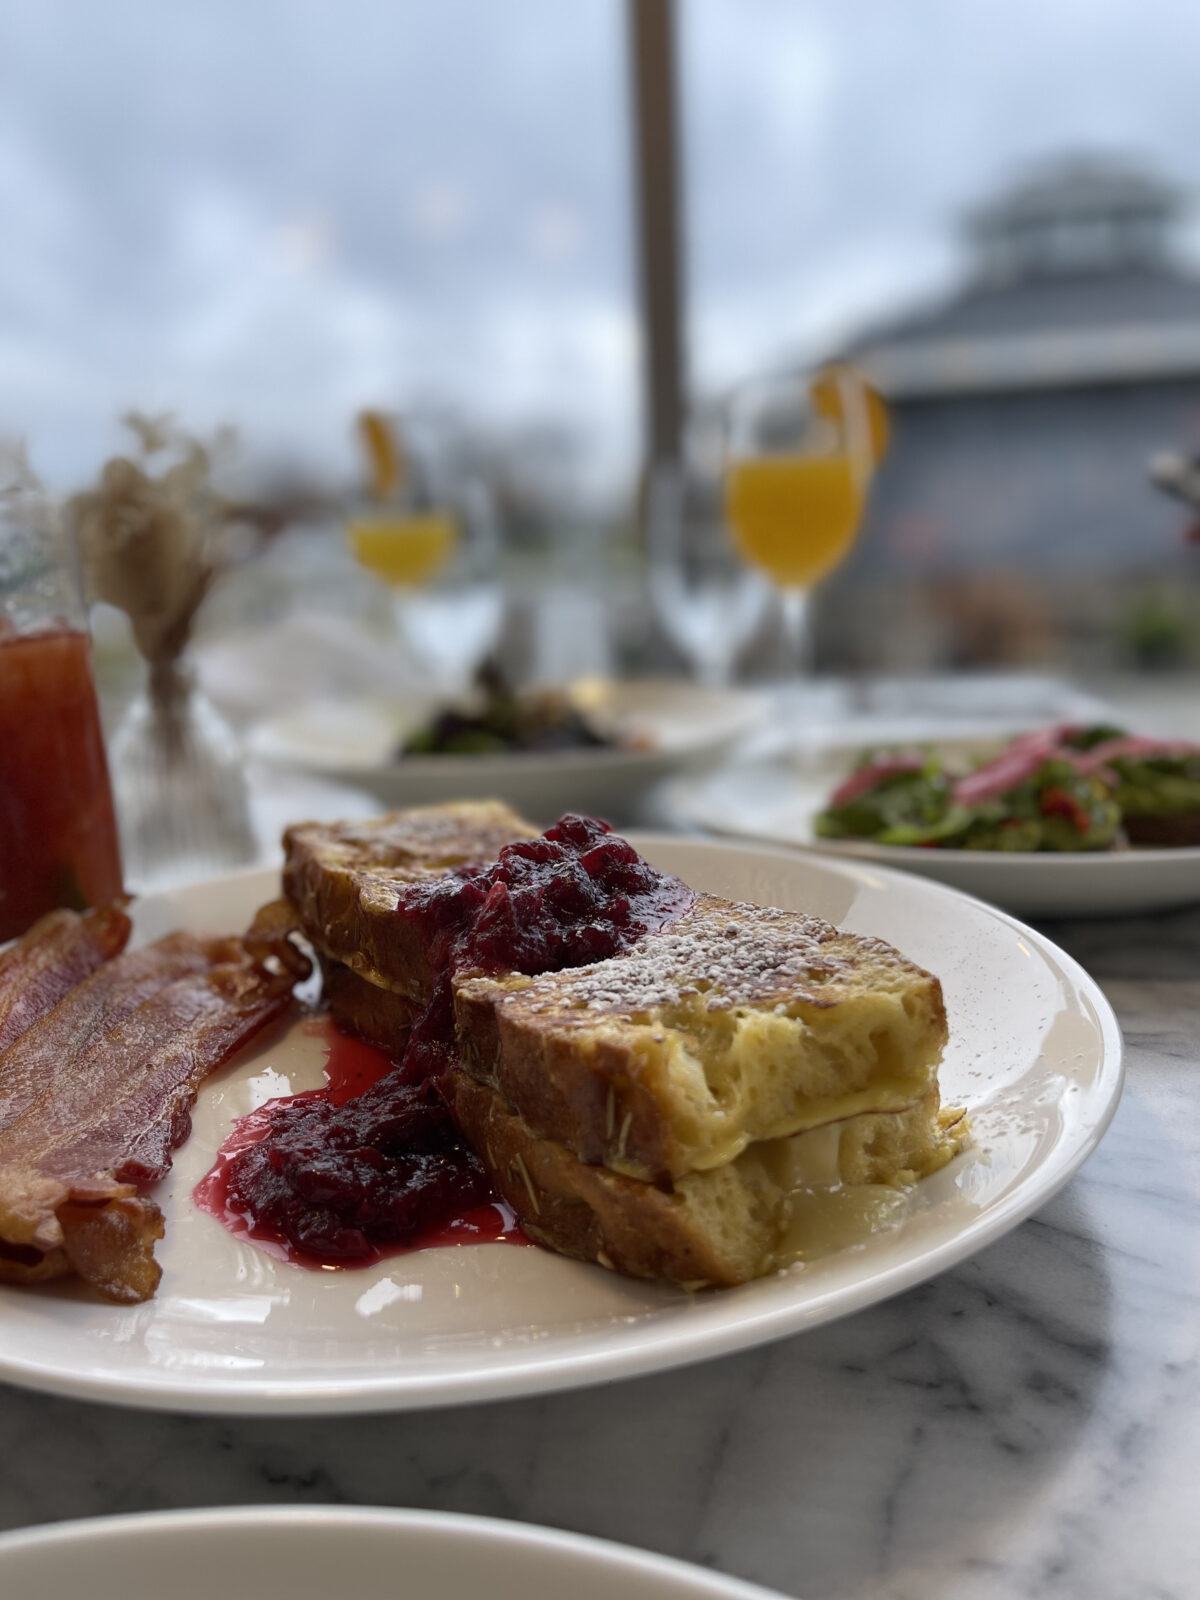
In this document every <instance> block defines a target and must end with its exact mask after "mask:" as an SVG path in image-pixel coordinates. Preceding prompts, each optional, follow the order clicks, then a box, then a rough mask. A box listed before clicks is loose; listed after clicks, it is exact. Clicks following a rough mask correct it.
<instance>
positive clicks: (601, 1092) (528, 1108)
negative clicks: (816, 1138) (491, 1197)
mask: <svg viewBox="0 0 1200 1600" xmlns="http://www.w3.org/2000/svg"><path fill="white" fill-rule="evenodd" d="M455 1020H456V1025H457V1035H458V1047H459V1055H460V1059H461V1063H462V1068H463V1070H465V1072H466V1073H467V1074H468V1075H470V1077H472V1078H473V1079H474V1080H475V1081H476V1082H478V1083H480V1084H482V1085H483V1086H485V1087H487V1088H489V1089H492V1090H494V1091H496V1093H497V1094H498V1095H499V1096H500V1098H501V1099H502V1100H503V1101H504V1102H505V1103H506V1104H507V1105H508V1106H509V1107H511V1108H512V1110H513V1111H514V1112H515V1113H516V1115H517V1116H518V1117H519V1118H520V1119H521V1120H522V1122H523V1123H524V1125H525V1126H526V1128H527V1129H528V1131H529V1133H530V1135H531V1136H532V1137H534V1138H538V1139H550V1140H553V1141H555V1142H556V1143H557V1144H559V1145H562V1146H563V1147H564V1148H565V1149H566V1150H567V1151H569V1152H570V1154H571V1155H573V1156H574V1157H576V1158H577V1159H578V1160H579V1161H581V1162H583V1163H585V1164H588V1165H592V1166H602V1167H606V1168H608V1169H609V1170H610V1171H611V1172H614V1173H620V1174H622V1175H624V1176H626V1177H629V1178H635V1179H640V1180H642V1181H647V1182H655V1183H660V1184H665V1185H667V1186H669V1185H670V1184H671V1183H672V1182H674V1181H675V1180H678V1179H680V1178H682V1177H684V1176H685V1175H686V1174H689V1173H698V1172H706V1171H710V1170H712V1169H715V1168H720V1167H723V1166H725V1165H727V1164H728V1163H729V1162H731V1161H733V1160H734V1159H735V1158H736V1157H738V1156H739V1155H740V1154H741V1152H742V1151H743V1150H745V1149H746V1148H747V1146H749V1145H752V1144H753V1143H755V1142H756V1141H759V1140H776V1139H781V1138H787V1137H788V1136H790V1135H792V1134H795V1133H799V1132H802V1131H804V1130H806V1129H809V1128H814V1127H818V1126H821V1125H822V1124H826V1123H831V1122H842V1121H844V1120H845V1119H846V1118H847V1117H852V1116H856V1115H858V1114H860V1113H863V1112H885V1113H896V1112H901V1111H905V1110H907V1109H908V1108H910V1107H912V1106H914V1105H917V1104H920V1103H922V1102H924V1101H925V1099H926V1098H927V1097H928V1096H929V1095H930V1094H931V1093H932V1094H934V1095H935V1096H936V1092H937V1064H938V1060H939V1059H940V1056H941V1052H942V1047H943V1045H944V1044H945V1041H946V1014H945V1008H944V1005H943V1002H942V991H941V985H940V984H939V983H938V980H937V979H936V978H934V977H932V976H931V975H930V974H929V973H927V972H925V971H923V970H922V969H921V968H920V967H918V966H916V965H914V964H913V963H912V962H911V961H908V960H906V958H905V957H903V956H902V955H900V954H899V952H898V951H896V950H894V949H893V948H892V947H891V946H890V945H888V944H885V943H884V942H883V941H882V940H880V939H872V938H864V937H862V936H860V935H856V934H852V933H843V932H841V931H839V930H838V929H837V928H834V927H832V926H831V925H830V924H829V923H827V922H823V921H821V920H820V919H819V918H816V917H810V916H804V915H802V914H799V913H797V912H791V911H780V910H775V909H770V908H765V907H761V906H754V905H748V904H745V903H741V902H734V901H729V900H723V899H720V898H718V897H717V896H714V895H700V896H699V897H698V898H697V901H696V903H695V905H694V907H693V908H692V909H691V910H690V911H689V912H687V913H685V914H684V915H683V916H682V917H681V918H680V919H679V920H678V921H677V922H674V923H672V924H671V925H670V926H668V927H667V928H664V929H663V930H662V931H660V932H658V933H652V934H648V935H646V936H645V937H644V938H643V939H641V940H639V941H638V942H637V943H636V944H635V945H633V946H632V948H631V949H629V950H628V951H626V952H624V953H623V954H621V955H617V956H613V957H612V958H611V959H609V960H607V961H602V962H597V963H595V964H594V965H592V966H586V967H575V968H572V969H569V970H567V971H561V972H553V973H546V974H544V975H543V976H541V977H536V978H527V977H522V976H520V975H519V974H513V973H506V974H502V975H499V976H486V977H485V976H478V975H477V976H473V977H472V976H467V977H464V978H460V979H459V980H458V981H457V982H456V984H455ZM935 1109H936V1107H935Z"/></svg>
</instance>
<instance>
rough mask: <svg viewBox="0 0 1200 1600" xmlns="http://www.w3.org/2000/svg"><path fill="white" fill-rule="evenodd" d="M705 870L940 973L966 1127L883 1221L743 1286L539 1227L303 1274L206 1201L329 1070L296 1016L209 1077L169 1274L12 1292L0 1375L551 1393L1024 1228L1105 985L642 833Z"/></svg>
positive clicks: (173, 1203)
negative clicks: (542, 1237)
mask: <svg viewBox="0 0 1200 1600" xmlns="http://www.w3.org/2000/svg"><path fill="white" fill-rule="evenodd" d="M630 837H631V838H632V839H633V841H634V842H635V843H636V844H637V845H638V846H639V848H641V849H642V850H643V851H644V853H645V854H646V855H647V856H648V857H649V859H650V860H651V861H653V862H655V863H656V864H657V865H658V866H660V867H662V868H664V869H665V870H668V871H671V872H675V873H678V874H679V875H680V876H681V877H682V878H684V879H685V880H686V881H687V882H688V883H690V884H692V885H693V886H694V887H695V888H697V889H702V890H708V891H710V892H713V893H717V894H723V895H727V896H730V897H731V898H735V899H742V900H749V901H754V902H757V903H759V904H767V905H776V906H783V907H787V908H791V909H795V910H804V911H808V912H813V913H816V914H817V915H819V916H822V917H825V918H827V919H828V920H829V921H831V922H836V923H838V924H839V925H841V926H843V927H845V928H848V929H850V930H852V931H854V932H856V933H862V934H875V935H879V936H880V937H882V938H884V939H886V940H888V941H890V942H891V943H892V944H894V945H896V946H898V947H899V949H901V950H902V951H903V952H904V953H905V954H906V955H908V956H910V957H911V958H913V959H914V960H915V961H917V962H919V963H921V965H923V966H925V967H927V968H928V969H929V970H930V971H932V972H934V973H936V974H937V976H938V977H939V978H940V979H941V981H942V985H943V989H944V993H945V1000H946V1009H947V1013H948V1016H949V1023H950V1043H949V1045H948V1047H947V1050H946V1054H945V1060H944V1063H943V1067H942V1072H941V1082H942V1092H943V1099H944V1100H945V1101H946V1102H948V1103H950V1104H962V1105H965V1106H966V1107H967V1108H968V1109H969V1111H970V1115H971V1121H972V1126H973V1130H974V1141H973V1144H972V1145H971V1146H970V1148H969V1149H967V1150H966V1151H965V1152H964V1153H963V1154H961V1155H960V1156H959V1157H958V1158H957V1159H956V1160H955V1161H954V1162H953V1163H952V1164H951V1165H950V1166H949V1167H947V1168H945V1169H944V1170H943V1171H941V1172H939V1173H937V1174H936V1175H935V1176H933V1177H932V1178H929V1179H926V1180H925V1181H924V1182H923V1183H921V1184H919V1185H918V1186H917V1187H916V1189H915V1190H913V1191H911V1192H910V1193H911V1198H910V1199H909V1200H908V1202H907V1203H903V1204H901V1203H897V1206H896V1208H895V1210H894V1212H893V1214H892V1215H891V1217H890V1218H889V1223H888V1225H887V1226H882V1227H879V1228H878V1229H877V1230H876V1231H874V1232H870V1233H867V1234H866V1236H865V1237H860V1238H858V1239H856V1240H855V1242H853V1243H850V1244H848V1245H847V1246H846V1247H844V1248H841V1249H839V1250H836V1251H834V1252H831V1253H829V1254H826V1255H824V1256H822V1257H820V1258H819V1259H815V1260H811V1261H809V1262H807V1263H803V1264H800V1263H797V1264H796V1265H794V1266H792V1267H791V1268H789V1269H788V1270H787V1271H784V1272H780V1273H777V1274H775V1275H774V1276H771V1277H768V1278H763V1279H759V1280H758V1281H756V1282H754V1283H750V1284H746V1285H744V1286H742V1287H740V1288H737V1289H727V1290H723V1291H708V1292H705V1293H700V1294H687V1293H685V1292H684V1291H682V1290H677V1289H674V1288H671V1287H669V1286H666V1285H663V1284H657V1283H646V1282H642V1281H640V1280H635V1279H631V1278H623V1277H619V1276H617V1275H615V1274H613V1273H611V1272H606V1271H604V1270H602V1269H601V1268H599V1267H596V1266H591V1265H586V1264H583V1263H579V1262H574V1261H568V1260H566V1259H564V1258H562V1257H560V1256H556V1255H553V1254H551V1253H550V1252H548V1251H545V1250H540V1249H536V1248H514V1247H513V1246H511V1245H504V1244H483V1245H463V1246H456V1247H453V1248H442V1249H430V1250H423V1251H415V1252H410V1253H408V1254H405V1255H399V1256H392V1257H390V1258H387V1259H384V1260H381V1261H378V1262H376V1263H374V1264H373V1265H370V1266H366V1267H363V1268H360V1269H356V1270H343V1271H332V1270H331V1271H306V1270H304V1269H302V1268H299V1267H295V1266H291V1265H289V1264H287V1263H285V1262H281V1261H278V1260H275V1259H273V1258H272V1257H271V1256H269V1255H267V1254H265V1253H264V1252H263V1251H261V1250H260V1249H258V1248H257V1247H256V1246H254V1245H253V1244H252V1243H249V1242H247V1241H246V1240H244V1239H238V1238H235V1237H234V1236H233V1235H231V1234H230V1233H229V1232H228V1231H227V1230H226V1229H225V1228H223V1227H222V1226H221V1224H220V1223H219V1222H217V1221H215V1220H214V1219H213V1218H212V1217H211V1216H208V1215H206V1214H205V1213H203V1212H201V1211H199V1210H198V1209H197V1208H196V1207H195V1206H194V1205H193V1204H192V1201H191V1193H192V1189H193V1187H194V1185H195V1184H196V1182H197V1181H198V1180H199V1179H200V1178H201V1177H202V1176H203V1175H204V1174H205V1173H206V1172H207V1171H208V1169H209V1168H210V1166H211V1165H212V1162H213V1158H214V1155H215V1152H216V1150H217V1148H218V1146H219V1145H220V1143H221V1141H222V1140H223V1139H224V1138H225V1136H226V1135H227V1133H228V1131H229V1128H230V1124H231V1123H232V1121H233V1119H234V1118H235V1117H239V1116H242V1115H244V1114H245V1113H247V1112H248V1111H250V1110H251V1109H252V1108H253V1107H254V1106H257V1105H259V1104H261V1102H262V1101H264V1100H267V1099H270V1098H273V1097H275V1096H278V1095H281V1094H287V1093H290V1092H293V1091H296V1090H300V1089H306V1088H310V1087H316V1086H319V1085H320V1084H321V1083H322V1082H323V1081H324V1079H323V1075H322V1065H323V1061H324V1050H323V1047H322V1045H321V1043H320V1040H319V1038H317V1037H315V1036H314V1035H313V1033H312V1032H311V1031H310V1030H305V1028H304V1027H303V1024H302V1023H301V1022H300V1021H297V1022H295V1023H294V1024H292V1025H291V1026H285V1027H284V1028H283V1030H282V1032H279V1033H276V1034H275V1035H274V1036H273V1037H271V1038H270V1039H269V1040H267V1042H265V1043H263V1044H260V1045H257V1046H251V1047H249V1048H248V1049H247V1050H246V1051H245V1052H243V1054H242V1055H241V1056H239V1057H238V1058H237V1059H236V1060H235V1061H234V1062H232V1063H230V1064H229V1065H228V1066H227V1067H225V1068H224V1069H223V1070H222V1071H221V1072H219V1073H217V1074H215V1075H214V1077H213V1078H212V1079H210V1080H209V1082H208V1083H207V1084H206V1085H205V1086H204V1087H203V1088H202V1090H201V1092H200V1096H199V1099H198V1101H197V1103H196V1107H195V1113H194V1118H193V1131H192V1135H191V1137H190V1139H189V1140H188V1141H187V1143H186V1144H184V1145H183V1146H182V1148H181V1149H180V1150H179V1151H177V1153H176V1156H175V1165H174V1169H173V1171H172V1172H171V1173H170V1174H169V1176H168V1177H167V1178H166V1179H165V1180H163V1182H162V1183H161V1184H160V1185H159V1186H158V1188H157V1190H156V1192H155V1194H156V1198H157V1199H158V1201H159V1203H160V1205H161V1206H162V1209H163V1212H164V1215H165V1219H166V1237H165V1238H164V1239H163V1241H162V1242H161V1243H160V1244H159V1246H158V1251H157V1253H158V1258H159V1260H160V1262H161V1264H162V1267H163V1279H162V1283H161V1285H160V1287H159V1290H158V1293H157V1294H156V1295H155V1297H154V1298H153V1299H152V1300H149V1301H147V1302H146V1303H145V1304H143V1305H136V1306H112V1305H107V1304H103V1303H101V1302H100V1301H98V1300H96V1299H95V1298H94V1297H92V1296H90V1295H89V1293H88V1292H87V1291H86V1290H85V1289H84V1288H83V1287H82V1286H81V1285H77V1284H73V1283H69V1282H67V1283H63V1284H59V1285H55V1284H51V1285H47V1286H45V1287H43V1288H40V1289H18V1288H4V1289H0V1379H6V1380H8V1381H10V1382H13V1383H17V1384H22V1385H25V1386H28V1387H32V1388H37V1389H45V1390H52V1391H55V1392H58V1393H62V1394H67V1395H74V1396H81V1397H85V1398H89V1399H96V1400H107V1401H113V1402H117V1403H120V1404H123V1405H132V1406H143V1407H150V1408H158V1409H163V1410H175V1411H203V1412H218V1413H237V1414H250V1415H253V1414H268V1413H271V1414H288V1413H290V1414H312V1413H319V1412H324V1413H329V1412H333V1413H339V1412H342V1413H345V1412H363V1411H389V1410H403V1409H410V1408H416V1407H429V1406H445V1405H456V1404H465V1403H468V1402H471V1401H480V1400H493V1399H497V1398H501V1397H505V1396H516V1395H529V1394H541V1393H545V1392H548V1391H551V1390H557V1389H567V1388H574V1387H579V1386H583V1385H587V1384H593V1383H600V1382H603V1381H609V1380H612V1379H616V1378H622V1377H629V1376H632V1375H634V1374H638V1373H647V1372H653V1371H658V1370H664V1369H667V1368H670V1367H677V1366H681V1365H684V1364H687V1363H689V1362H694V1361H700V1360H704V1359H706V1358H709V1357H713V1356H720V1355H723V1354H726V1353H727V1352H730V1351H735V1350H742V1349H746V1348H748V1347H750V1346H753V1345H758V1344H763V1343H766V1342H767V1341H769V1340H773V1339H780V1338H783V1337H784V1336H786V1335H789V1334H794V1333H799V1332H802V1331H803V1330H805V1329H808V1328H813V1327H817V1326H818V1325H820V1324H821V1323H825V1322H829V1321H831V1320H832V1319H834V1318H836V1317H841V1316H845V1315H847V1314H848V1313H850V1312H853V1311H858V1310H861V1309H862V1308H863V1307H866V1306H870V1305H873V1304H874V1303H875V1302H877V1301H880V1300H884V1299H886V1298H887V1297H889V1296H891V1295H895V1294H898V1293H900V1292H901V1291H902V1290H904V1289H908V1288H910V1287H911V1286H912V1285H914V1284H916V1283H920V1282H921V1281H922V1280H924V1279H926V1278H929V1277H932V1276H933V1275H934V1274H935V1273H938V1272H942V1271H944V1270H945V1269H946V1268H947V1267H951V1266H953V1265H955V1263H957V1262H960V1261H962V1260H963V1259H964V1258H966V1257H967V1256H970V1255H972V1254H973V1253H974V1252H975V1251H977V1250H979V1249H981V1248H982V1247H983V1246H984V1245H986V1244H989V1243H990V1242H991V1241H992V1240H994V1239H996V1238H998V1237H999V1236H1000V1235H1001V1234H1003V1233H1006V1232H1007V1231H1008V1230H1009V1229H1010V1228H1013V1227H1015V1226H1016V1224H1017V1223H1018V1222H1020V1221H1021V1220H1022V1219H1023V1218H1025V1217H1027V1216H1029V1215H1030V1214H1031V1213H1032V1212H1033V1211H1035V1210H1036V1209H1037V1208H1038V1207H1039V1206H1040V1205H1042V1204H1043V1203H1044V1202H1045V1201H1046V1200H1047V1199H1049V1197H1050V1196H1051V1195H1052V1194H1054V1192H1055V1191H1056V1190H1057V1189H1058V1188H1059V1187H1060V1186H1061V1185H1062V1184H1063V1183H1065V1182H1066V1180H1067V1179H1068V1178H1069V1177H1070V1176H1071V1174H1072V1173H1073V1172H1075V1171H1076V1170H1077V1168H1078V1167H1079V1166H1080V1165H1081V1164H1082V1163H1083V1162H1084V1161H1085V1160H1086V1159H1087V1157H1088V1155H1089V1154H1090V1153H1091V1152H1092V1150H1093V1149H1094V1148H1095V1147H1096V1144H1097V1143H1098V1141H1099V1139H1100V1137H1101V1135H1102V1134H1103V1132H1104V1129H1105V1128H1106V1127H1107V1125H1108V1122H1109V1119H1110V1118H1111V1116H1112V1114H1113V1111H1114V1109H1115V1108H1116V1104H1117V1100H1118V1097H1119V1094H1120V1089H1121V1077H1122V1067H1121V1036H1120V1032H1119V1030H1118V1027H1117V1023H1116V1020H1115V1018H1114V1017H1113V1014H1112V1011H1111V1009H1110V1007H1109V1005H1108V1003H1107V1001H1106V1000H1105V998H1104V996H1103V994H1102V993H1101V991H1100V989H1099V988H1098V986H1097V985H1096V984H1095V982H1094V981H1093V980H1092V979H1091V978H1089V977H1088V975H1087V973H1086V972H1084V971H1083V969H1082V968H1081V967H1079V966H1078V965H1077V964H1076V963H1075V962H1074V961H1073V960H1071V958H1070V957H1069V956H1067V955H1065V954H1064V953H1063V952H1062V951H1061V950H1058V949H1057V948H1056V947H1055V946H1054V945H1053V944H1051V943H1050V942H1049V941H1048V940H1047V939H1045V938H1043V937H1042V936H1041V935H1040V934H1038V933H1036V932H1034V931H1032V930H1031V929H1029V928H1026V927H1023V926H1022V925H1021V924H1020V923H1019V922H1016V921H1014V920H1013V919H1012V918H1011V917H1009V916H1007V915H1005V914H1004V913H1003V912H1000V911H997V910H995V909H993V908H992V907H989V906H986V905H983V904H982V903H980V902H979V901H977V900H971V899H968V898H967V897H966V896H964V895H961V894H959V893H957V892H955V891H954V890H951V889H947V888H943V887H942V886H941V885H939V884H934V883H928V882H926V881H924V880H923V879H920V878H914V877H910V876H907V875H905V874H901V873H893V872H888V871H886V870H883V869H880V868H878V867H876V866H874V865H873V864H871V863H866V862H856V861H847V860H829V859H821V858H818V857H816V856H805V855H800V854H794V853H789V852H783V851H778V850H767V849H756V848H751V847H747V846H741V845H735V844H724V843H716V842H711V841H703V840H699V841H692V840H684V839H678V838H670V837H667V836H662V835H657V836H656V835H637V834H633V835H631V836H630ZM277 892H278V878H277V875H276V874H275V873H274V872H271V871H258V872H252V873H244V874H240V875H238V876H234V877H227V878H221V879H216V880H211V881H209V882H207V883H203V884H198V885H194V886H192V887H190V888H184V889H179V890H175V891H169V892H163V893H161V894H158V895H154V896H150V897H147V898H146V899H144V900H142V901H140V902H138V903H137V905H136V906H135V918H136V928H137V932H136V937H137V938H139V939H142V940H145V939H150V938H156V937H158V936H159V935H161V934H164V933H166V932H168V931H169V930H171V929H174V928H179V927H184V928H190V929H193V930H195V931H198V932H202V933H218V932H229V931H231V930H233V929H238V928H242V927H244V926H245V925H246V924H247V922H248V921H249V919H250V917H251V915H252V913H253V911H254V910H255V908H256V907H257V906H259V905H260V904H262V903H263V902H264V901H265V900H267V899H270V898H273V897H274V896H275V895H276V894H277Z"/></svg>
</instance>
